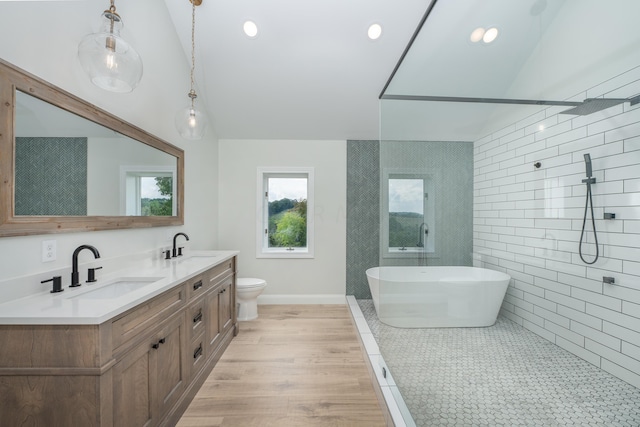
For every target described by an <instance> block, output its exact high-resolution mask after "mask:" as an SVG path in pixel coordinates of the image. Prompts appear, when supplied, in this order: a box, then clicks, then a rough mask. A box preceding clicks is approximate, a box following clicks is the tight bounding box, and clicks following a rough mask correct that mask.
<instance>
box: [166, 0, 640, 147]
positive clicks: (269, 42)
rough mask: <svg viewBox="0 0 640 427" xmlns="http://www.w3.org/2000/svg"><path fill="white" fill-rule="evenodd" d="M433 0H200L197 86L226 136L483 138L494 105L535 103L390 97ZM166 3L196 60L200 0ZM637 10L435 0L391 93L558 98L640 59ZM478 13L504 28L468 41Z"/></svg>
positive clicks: (572, 3)
mask: <svg viewBox="0 0 640 427" xmlns="http://www.w3.org/2000/svg"><path fill="white" fill-rule="evenodd" d="M434 1H435V0H434ZM430 3H431V0H402V1H392V0H306V1H299V0H297V1H296V0H270V1H264V0H242V1H241V0H215V1H214V0H203V4H202V6H199V7H198V8H197V9H196V80H197V90H198V94H199V99H200V100H202V101H204V102H205V103H206V109H207V110H208V112H209V115H210V117H211V119H212V121H213V125H214V128H215V131H216V133H217V136H218V137H220V138H225V139H379V138H383V139H387V138H389V139H417V140H475V139H478V138H479V137H482V136H484V135H486V133H485V132H487V123H488V122H490V121H491V122H492V123H493V122H494V121H495V119H496V117H502V116H505V114H509V115H510V116H513V115H514V114H515V113H516V112H517V113H519V114H520V116H522V117H524V116H526V115H529V114H532V113H533V112H534V111H535V110H536V109H537V110H539V109H540V107H535V108H533V107H530V106H529V107H517V108H516V107H514V106H503V105H495V104H494V105H486V104H457V103H439V102H411V101H410V102H395V101H383V103H382V104H381V103H380V101H379V100H378V96H379V95H380V93H381V92H382V90H383V88H384V86H385V83H386V82H387V80H388V79H389V77H390V76H391V74H392V72H393V70H394V67H395V66H396V64H397V63H398V61H399V59H400V57H401V55H402V53H403V51H404V50H405V48H406V46H407V45H408V43H409V41H410V40H411V37H412V35H413V33H414V32H415V31H416V28H417V27H418V25H419V23H420V20H421V19H422V17H423V15H424V14H425V12H426V10H427V9H428V7H429V5H430ZM165 4H166V5H167V9H168V11H169V13H170V15H171V17H172V19H173V22H174V24H175V27H176V32H177V35H178V38H179V39H180V42H181V43H182V45H183V48H184V49H185V61H190V53H191V39H190V36H191V3H190V2H189V0H165ZM638 13H640V2H638V1H637V0H615V1H611V2H602V1H601V0H517V1H515V0H437V1H436V3H435V6H434V7H433V11H432V12H431V14H430V15H429V18H428V20H427V22H426V24H425V25H424V27H423V29H422V30H421V32H420V34H419V35H418V37H417V38H416V40H415V43H414V44H413V45H412V47H411V50H410V51H409V52H408V54H407V56H406V58H405V59H404V60H403V63H402V66H401V67H400V69H399V70H398V72H397V74H396V75H395V76H394V78H393V81H392V83H391V85H390V86H389V88H388V90H387V91H386V92H385V93H387V94H411V95H440V96H462V97H490V98H524V99H551V100H563V99H566V98H568V97H572V96H574V95H577V94H578V93H579V92H580V91H586V90H587V89H588V88H590V87H591V86H592V85H594V84H596V83H600V82H603V81H605V80H606V79H607V78H610V77H613V76H615V75H616V74H619V73H621V72H623V71H626V70H628V69H629V68H630V67H632V66H638V65H640V61H639V60H638V57H637V52H638V48H640V33H638V32H637V31H635V30H634V29H635V28H636V27H637V25H635V23H634V17H637V16H638ZM604 17H606V19H605V18H604ZM247 19H251V20H253V21H254V22H256V23H257V25H258V29H259V34H258V36H257V37H256V38H254V39H250V38H248V37H247V36H245V35H244V33H243V32H242V25H243V23H244V21H245V20H247ZM374 22H377V23H380V24H381V25H382V27H383V34H382V37H381V38H380V39H379V40H376V41H371V40H369V39H368V38H367V36H366V31H367V28H368V26H369V25H370V24H371V23H374ZM479 26H483V27H489V26H496V27H497V28H499V30H500V36H499V37H498V39H497V40H496V42H494V43H492V44H491V45H483V44H482V43H480V44H473V43H470V42H469V34H470V33H471V31H472V30H473V29H475V28H477V27H479ZM596 29H597V31H596ZM185 95H186V92H185ZM599 95H602V94H596V96H599ZM631 95H633V94H631V93H630V94H629V96H631ZM580 100H582V99H580ZM185 101H186V96H185ZM516 110H517V111H516ZM381 114H382V115H383V125H382V130H381V126H380V115H381ZM510 120H511V119H510ZM512 122H513V121H511V123H512Z"/></svg>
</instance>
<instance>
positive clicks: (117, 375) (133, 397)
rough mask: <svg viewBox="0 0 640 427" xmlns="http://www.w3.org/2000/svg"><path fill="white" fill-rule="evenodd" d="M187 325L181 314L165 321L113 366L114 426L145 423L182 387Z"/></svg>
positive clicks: (158, 414)
mask: <svg viewBox="0 0 640 427" xmlns="http://www.w3.org/2000/svg"><path fill="white" fill-rule="evenodd" d="M185 337H186V326H185V317H184V315H183V314H181V315H177V316H174V317H172V318H170V319H169V320H168V321H166V322H164V325H162V326H161V329H160V331H159V332H158V333H156V334H154V335H153V336H151V337H149V338H147V339H145V340H143V341H142V342H140V344H138V345H137V346H136V347H134V348H133V349H131V351H129V352H128V353H127V354H126V355H125V356H124V357H123V358H122V359H121V360H120V362H118V363H116V365H115V366H114V367H113V423H114V426H118V427H120V426H124V427H129V426H131V427H141V426H144V427H148V426H154V425H157V424H158V422H159V420H160V419H161V418H162V416H163V415H164V414H165V413H166V411H168V410H169V409H170V408H171V406H172V405H173V404H174V403H175V402H176V401H177V400H178V399H179V398H180V397H181V396H182V393H183V392H184V390H185V387H186V382H185V373H186V369H185V368H186V363H185V359H184V357H185V354H186V349H187V343H186V339H185Z"/></svg>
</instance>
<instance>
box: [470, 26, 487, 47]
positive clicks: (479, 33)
mask: <svg viewBox="0 0 640 427" xmlns="http://www.w3.org/2000/svg"><path fill="white" fill-rule="evenodd" d="M483 36H484V28H482V27H478V28H476V29H475V30H473V32H472V33H471V36H470V37H469V40H471V41H472V42H473V43H478V42H479V41H480V40H482V37H483Z"/></svg>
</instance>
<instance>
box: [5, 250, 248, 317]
mask: <svg viewBox="0 0 640 427" xmlns="http://www.w3.org/2000/svg"><path fill="white" fill-rule="evenodd" d="M237 254H238V252H237V251H199V252H193V253H191V254H189V255H188V256H184V257H178V258H174V259H171V260H148V261H142V262H140V263H138V265H136V266H135V267H133V268H127V269H123V270H119V271H115V272H110V273H108V272H103V271H102V270H101V271H100V273H101V274H100V276H99V278H98V281H97V282H95V283H93V284H86V283H85V284H83V285H82V286H80V287H77V288H69V287H66V288H65V289H64V291H63V292H58V293H50V292H49V291H44V292H41V293H38V294H33V295H30V296H27V297H23V298H19V299H15V300H12V301H7V302H4V303H2V304H0V325H21V324H25V325H81V324H87V325H97V324H100V323H103V322H105V321H107V320H109V319H111V318H113V317H115V316H117V315H119V314H121V313H123V312H125V311H126V310H128V309H130V308H133V307H135V306H136V305H138V304H141V303H143V302H145V301H147V300H148V299H150V298H153V297H154V296H156V295H159V294H161V293H163V292H165V291H167V290H169V289H171V288H173V287H174V286H176V285H178V284H180V283H182V282H184V281H185V280H188V279H190V278H191V277H193V276H196V275H197V274H200V273H202V272H204V271H205V270H207V269H209V268H211V267H213V266H215V265H217V264H220V263H221V262H223V261H226V260H228V259H230V258H232V257H234V256H235V255H237Z"/></svg>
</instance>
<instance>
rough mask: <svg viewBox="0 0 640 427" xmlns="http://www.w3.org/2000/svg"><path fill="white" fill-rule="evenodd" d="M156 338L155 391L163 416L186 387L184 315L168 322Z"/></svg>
mask: <svg viewBox="0 0 640 427" xmlns="http://www.w3.org/2000/svg"><path fill="white" fill-rule="evenodd" d="M157 337H158V348H157V351H156V352H155V358H156V375H157V381H156V383H157V389H156V391H157V398H158V405H159V409H160V413H161V414H162V415H164V413H165V412H166V411H168V410H169V409H170V408H171V406H173V404H174V403H175V402H177V401H178V399H179V398H180V397H181V396H182V393H183V392H184V390H185V387H186V374H187V370H186V367H187V366H186V359H185V357H186V353H187V340H186V337H187V334H186V327H185V317H184V315H180V316H177V317H175V318H174V319H173V320H171V321H169V323H168V324H167V325H166V326H165V327H163V328H162V330H161V331H160V333H159V334H158V335H157Z"/></svg>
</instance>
